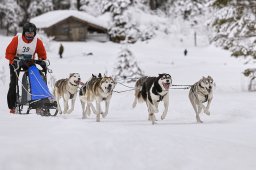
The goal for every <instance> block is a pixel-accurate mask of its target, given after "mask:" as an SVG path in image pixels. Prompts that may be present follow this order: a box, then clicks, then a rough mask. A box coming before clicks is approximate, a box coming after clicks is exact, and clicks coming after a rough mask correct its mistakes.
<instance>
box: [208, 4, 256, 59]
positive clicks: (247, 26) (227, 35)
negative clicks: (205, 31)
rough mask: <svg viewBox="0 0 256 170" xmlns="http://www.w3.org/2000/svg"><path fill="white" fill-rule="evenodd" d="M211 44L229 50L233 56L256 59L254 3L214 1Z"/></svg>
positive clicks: (255, 13)
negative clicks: (213, 43)
mask: <svg viewBox="0 0 256 170" xmlns="http://www.w3.org/2000/svg"><path fill="white" fill-rule="evenodd" d="M212 4H213V6H212V7H213V8H214V10H215V13H214V17H213V19H212V20H211V22H210V27H212V28H213V34H212V37H211V38H212V42H215V43H216V44H217V45H218V46H221V47H223V48H224V49H227V50H230V51H231V52H232V55H233V56H236V57H238V56H253V57H254V58H256V50H255V49H256V48H255V46H256V1H255V0H244V1H236V0H225V1H221V0H214V1H213V3H212Z"/></svg>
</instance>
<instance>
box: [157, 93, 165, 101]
mask: <svg viewBox="0 0 256 170" xmlns="http://www.w3.org/2000/svg"><path fill="white" fill-rule="evenodd" d="M166 95H167V93H165V95H163V96H161V95H160V94H159V100H157V102H161V101H162V100H163V99H164V96H166Z"/></svg>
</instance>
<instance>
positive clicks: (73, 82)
mask: <svg viewBox="0 0 256 170" xmlns="http://www.w3.org/2000/svg"><path fill="white" fill-rule="evenodd" d="M80 83H81V78H80V75H79V74H78V73H71V74H70V75H69V78H67V79H60V80H58V81H57V82H56V83H55V85H54V90H53V94H54V96H55V98H56V101H57V103H58V111H59V113H60V114H61V113H62V111H61V107H60V102H59V101H60V98H63V101H64V112H63V113H64V114H65V113H71V112H72V111H73V110H74V105H75V100H76V96H77V92H78V88H79V84H80ZM69 99H71V100H72V102H71V108H70V109H69V106H68V100H69Z"/></svg>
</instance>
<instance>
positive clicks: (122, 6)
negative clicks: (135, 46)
mask: <svg viewBox="0 0 256 170" xmlns="http://www.w3.org/2000/svg"><path fill="white" fill-rule="evenodd" d="M131 5H132V0H105V1H102V8H101V9H102V10H101V11H102V13H105V12H110V13H111V14H112V19H113V23H112V25H111V27H110V29H109V32H108V33H109V36H110V40H111V41H113V42H118V43H119V42H122V41H126V42H128V43H134V42H136V41H137V39H138V37H139V30H138V28H137V26H136V24H135V23H133V22H132V19H131V18H130V16H131V15H130V13H129V11H128V8H129V7H130V6H131Z"/></svg>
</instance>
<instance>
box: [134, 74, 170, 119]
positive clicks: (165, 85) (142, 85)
mask: <svg viewBox="0 0 256 170" xmlns="http://www.w3.org/2000/svg"><path fill="white" fill-rule="evenodd" d="M171 84H172V78H171V76H170V75H169V74H166V73H164V74H159V75H158V77H142V78H140V79H139V80H138V81H137V82H136V84H135V98H134V102H133V108H135V106H136V104H137V102H138V101H139V102H143V101H144V102H146V104H147V108H148V114H149V118H148V120H151V121H152V124H155V121H156V117H155V115H154V113H157V112H158V104H159V102H161V101H163V102H164V112H163V114H162V115H161V119H162V120H163V119H165V117H166V114H167V111H168V107H169V88H170V86H171Z"/></svg>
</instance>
